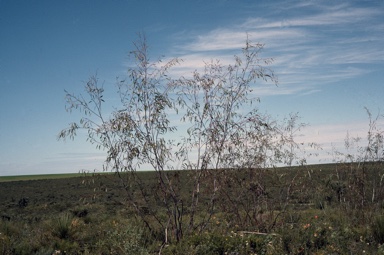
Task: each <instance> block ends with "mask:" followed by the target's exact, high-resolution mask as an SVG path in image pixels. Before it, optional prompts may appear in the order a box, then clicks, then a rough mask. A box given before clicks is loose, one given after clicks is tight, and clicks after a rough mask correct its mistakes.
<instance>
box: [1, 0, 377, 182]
mask: <svg viewBox="0 0 384 255" xmlns="http://www.w3.org/2000/svg"><path fill="white" fill-rule="evenodd" d="M383 14H384V1H382V0H380V1H325V0H324V1H316V0H313V1H282V0H280V1H251V0H243V1H237V0H236V1H235V0H212V1H202V0H201V1H199V0H196V1H186V0H181V1H175V0H173V1H170V0H169V1H155V0H150V1H138V0H127V1H123V0H116V1H99V0H89V1H85V0H80V1H79V0H76V1H75V0H69V1H64V0H61V1H55V0H45V1H44V0H39V1H37V0H29V1H27V0H24V1H21V0H0V86H1V93H0V145H1V146H0V175H19V174H42V173H62V172H77V171H79V170H81V169H88V170H93V169H95V168H96V169H101V167H100V165H101V163H102V161H103V159H104V156H105V155H104V153H103V152H102V151H98V150H96V149H95V148H94V147H93V146H92V145H90V144H87V143H86V142H85V137H84V136H82V135H80V136H79V137H78V138H77V139H76V140H75V141H67V142H62V141H57V140H56V137H57V134H58V132H59V131H60V130H61V129H62V128H65V127H66V126H67V125H68V124H69V123H70V122H72V121H76V120H77V119H78V117H79V115H77V114H68V113H67V112H66V111H65V107H64V106H65V100H64V95H65V94H64V89H66V90H68V91H71V92H75V93H80V92H82V86H83V82H84V81H86V80H87V79H88V77H89V76H90V75H93V74H95V73H96V72H97V73H98V76H99V78H100V79H101V80H103V81H105V87H106V88H108V89H110V91H111V92H113V91H114V81H115V78H116V77H117V76H120V77H121V76H123V75H124V74H125V70H126V67H127V65H129V63H128V58H127V53H128V52H129V51H130V49H132V41H134V40H135V39H136V38H137V36H136V33H137V32H145V34H146V36H147V39H148V43H149V46H150V49H151V55H152V57H153V58H154V59H156V58H157V57H158V56H161V55H165V56H166V57H167V58H171V57H180V58H182V59H184V60H185V61H184V63H183V64H182V66H179V67H178V68H177V69H176V70H177V71H180V72H189V71H192V70H194V69H196V68H199V67H200V66H201V65H202V64H203V60H209V59H210V58H219V59H221V60H223V62H224V63H225V62H226V61H230V59H231V57H232V56H233V54H236V53H237V52H238V50H239V49H240V48H241V47H242V46H243V44H244V42H245V39H246V34H247V33H248V36H249V38H250V39H251V40H252V41H254V42H261V43H264V44H265V50H264V52H263V55H262V56H263V57H273V58H274V60H275V61H274V63H273V64H272V66H271V68H272V69H273V70H274V71H275V73H276V75H277V76H278V79H279V86H278V87H275V86H273V85H271V84H269V85H268V84H267V85H263V84H261V85H259V87H258V88H257V89H256V90H255V92H256V93H257V95H258V96H260V98H261V104H260V105H259V107H260V108H261V110H263V111H268V112H269V113H270V114H271V115H273V116H280V117H281V118H282V117H284V116H286V115H287V114H289V113H290V112H299V114H300V116H301V117H302V121H304V122H308V123H309V124H310V125H311V126H310V127H308V128H306V129H305V130H304V131H303V136H301V137H300V139H303V140H305V141H315V142H318V143H320V144H322V145H323V147H324V149H327V148H330V146H331V143H332V144H334V145H335V144H336V145H340V144H342V141H343V138H344V136H345V133H346V131H347V130H349V131H350V133H351V134H361V135H364V130H366V127H367V124H368V121H367V115H366V114H365V111H364V109H363V107H365V106H366V107H368V108H370V109H371V110H372V112H373V113H377V112H378V111H379V109H380V108H381V109H383V108H384V107H383V106H384V101H383V97H384V84H383V81H384V47H383V45H384V15H383ZM110 98H111V99H112V101H113V93H111V94H110ZM323 160H324V159H323Z"/></svg>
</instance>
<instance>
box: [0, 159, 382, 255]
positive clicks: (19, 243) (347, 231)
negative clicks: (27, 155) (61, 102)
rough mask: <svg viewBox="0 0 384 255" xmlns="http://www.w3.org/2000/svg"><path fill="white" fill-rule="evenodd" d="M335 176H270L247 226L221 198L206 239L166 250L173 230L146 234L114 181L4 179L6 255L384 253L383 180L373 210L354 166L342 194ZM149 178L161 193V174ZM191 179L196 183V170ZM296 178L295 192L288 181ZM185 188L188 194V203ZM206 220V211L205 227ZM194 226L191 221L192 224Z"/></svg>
mask: <svg viewBox="0 0 384 255" xmlns="http://www.w3.org/2000/svg"><path fill="white" fill-rule="evenodd" d="M334 169H335V165H318V166H308V167H307V168H280V169H274V170H271V171H266V172H265V173H264V175H263V178H264V179H263V181H264V183H263V185H265V191H266V194H265V195H263V200H262V202H263V203H264V205H263V206H262V207H260V211H256V210H253V211H248V212H246V211H245V210H246V209H247V208H244V210H242V209H241V210H240V209H239V208H241V207H239V208H238V209H239V210H237V211H235V212H236V213H238V214H239V215H238V217H239V218H240V219H244V221H243V222H241V223H242V224H239V223H240V222H237V221H236V218H235V217H233V215H231V214H230V213H232V212H233V210H231V208H228V205H220V204H219V203H220V200H217V204H216V205H217V206H216V208H214V214H213V216H212V219H211V221H210V222H209V224H208V225H207V226H206V227H205V229H204V230H203V231H202V232H199V231H197V230H198V229H196V230H194V231H192V232H189V233H188V234H187V233H186V234H185V236H184V238H183V239H182V240H181V241H180V242H178V243H177V242H175V241H174V240H173V239H172V238H171V236H170V237H169V239H168V241H169V242H168V244H166V245H164V246H162V242H163V241H164V229H162V228H160V227H159V229H154V231H156V232H155V234H156V235H153V234H152V233H150V232H149V231H148V230H147V229H146V228H145V225H144V224H143V223H142V222H141V221H140V220H139V219H137V218H136V216H135V213H134V210H133V209H132V208H130V207H129V205H128V204H127V203H126V202H125V201H124V198H125V193H124V192H123V191H122V189H121V188H120V186H119V182H118V179H116V178H117V177H115V176H114V175H100V176H85V177H77V178H58V179H50V180H33V181H32V180H31V181H14V182H3V183H1V185H0V211H1V215H0V216H1V217H2V219H1V220H0V233H1V234H0V254H15V253H17V254H53V253H54V251H55V250H56V251H61V252H62V254H64V251H66V252H67V254H155V253H156V254H157V253H158V252H159V250H160V248H161V247H162V248H161V249H162V254H184V255H187V254H225V253H227V254H348V253H351V252H352V253H353V254H362V252H363V251H365V252H366V254H384V246H383V242H384V241H383V240H384V237H383V236H384V227H383V226H384V220H383V219H384V218H383V216H382V215H384V208H383V206H382V202H381V201H382V199H381V198H382V197H383V195H384V194H382V192H383V191H384V190H383V189H380V187H375V200H374V201H373V202H372V200H370V198H371V194H370V193H369V192H368V191H369V190H372V189H373V188H374V186H373V185H379V184H380V183H378V182H374V180H375V179H374V178H373V177H370V176H371V172H370V171H369V170H367V171H366V176H368V177H369V180H373V181H372V182H370V181H367V182H365V183H364V184H365V189H366V195H367V198H369V199H366V204H365V205H364V207H361V206H356V205H355V204H354V203H353V199H354V198H356V199H358V201H360V200H361V196H357V195H358V193H356V190H350V189H349V187H350V186H351V187H354V186H353V185H355V183H349V182H350V181H351V180H352V181H354V180H355V179H353V178H352V177H348V175H347V174H353V173H355V172H351V170H350V169H351V166H345V165H338V173H339V178H340V180H341V181H343V182H344V183H345V185H344V186H343V187H344V190H343V192H340V190H339V189H338V188H337V187H338V186H337V185H335V184H337V181H338V180H337V179H335V178H336V177H335V174H334V173H335V170H334ZM343 169H345V170H343ZM374 171H375V172H374V173H373V172H372V174H375V175H377V176H381V175H382V174H383V173H384V169H381V168H378V167H375V168H374ZM142 174H143V177H145V178H143V179H145V180H147V181H148V183H147V185H148V187H151V183H152V182H153V181H154V180H155V178H152V174H153V173H150V172H145V173H142ZM183 174H185V178H187V172H185V173H183ZM294 176H295V183H294V185H292V186H291V187H290V189H291V190H290V193H289V194H288V193H287V190H286V188H285V186H284V184H285V183H287V182H288V181H290V180H292V178H293V177H294ZM372 176H373V175H372ZM183 178H184V177H183ZM342 178H343V179H342ZM184 188H185V190H184V189H182V190H181V196H188V195H189V193H188V190H187V189H186V186H184ZM287 195H288V198H289V200H288V202H287V204H284V203H282V198H284V200H283V202H285V201H286V200H285V198H286V196H287ZM21 198H28V201H29V202H28V204H27V205H26V206H25V207H20V206H19V205H18V202H19V201H20V199H21ZM202 199H203V198H202ZM237 199H238V200H236V201H238V202H239V203H244V202H245V201H246V200H245V201H242V200H241V197H239V198H237ZM244 204H246V203H244ZM319 204H322V205H323V206H318V205H319ZM154 206H157V205H154ZM225 206H227V207H225ZM220 208H224V209H225V210H221V209H220ZM200 209H201V210H203V209H204V208H203V207H201V208H200ZM247 213H255V215H251V214H250V215H248V216H247ZM204 215H205V214H204V213H202V214H200V213H199V214H197V215H196V217H197V218H196V220H199V218H201V217H204ZM271 215H272V216H273V217H270V216H271ZM247 217H250V219H248V218H247ZM148 219H149V220H154V219H151V218H148ZM188 220H189V218H188V214H186V215H185V222H184V223H185V224H187V223H188ZM247 222H249V223H247ZM128 251H130V252H128Z"/></svg>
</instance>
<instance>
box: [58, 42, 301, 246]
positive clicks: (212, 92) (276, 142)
mask: <svg viewBox="0 0 384 255" xmlns="http://www.w3.org/2000/svg"><path fill="white" fill-rule="evenodd" d="M263 47H264V45H262V44H253V43H251V42H250V40H248V39H247V40H246V43H245V47H244V48H243V49H242V52H241V55H239V56H234V61H233V64H228V65H224V64H222V63H220V61H219V60H216V61H213V60H212V61H211V62H206V63H205V68H204V70H203V71H202V72H199V71H198V70H196V71H194V72H193V73H192V77H190V78H188V77H181V78H171V77H172V76H169V74H168V73H169V71H170V69H171V68H172V67H173V66H175V65H176V64H178V63H179V62H180V61H181V60H179V59H171V60H170V61H168V62H166V63H162V61H161V60H159V61H157V62H152V61H151V60H150V58H149V53H148V46H147V43H146V40H145V36H142V35H139V40H138V41H137V42H136V43H134V50H133V51H131V52H130V57H131V59H132V60H133V65H132V66H130V67H129V68H128V77H127V78H125V79H119V80H118V82H117V87H118V96H119V98H120V102H121V104H120V106H119V107H116V110H115V111H114V112H112V113H111V115H110V116H109V117H107V116H105V114H104V113H103V111H102V109H103V107H102V106H103V104H104V97H103V93H104V88H103V86H100V85H99V84H98V79H97V77H95V76H94V77H91V78H90V80H89V81H88V82H87V83H86V85H85V90H86V97H84V96H82V95H79V96H77V95H74V94H70V93H68V92H66V93H67V95H66V98H67V110H68V111H70V112H71V111H73V110H79V111H80V112H82V113H83V117H82V118H81V119H80V121H79V122H78V123H72V124H71V125H70V126H69V127H68V128H67V129H64V130H62V131H61V132H60V134H59V138H61V139H65V138H67V137H69V138H72V139H73V138H74V137H75V136H76V132H77V131H78V130H79V129H85V130H86V131H87V134H88V137H87V140H88V141H89V142H91V143H94V144H96V147H97V148H102V149H105V150H106V151H107V154H108V156H107V158H106V164H105V170H109V169H112V170H113V171H115V172H116V173H117V175H118V176H120V180H121V182H122V185H123V188H124V190H125V191H126V197H127V200H128V201H129V202H130V206H131V207H132V208H133V209H134V210H135V211H136V214H137V215H138V216H139V217H140V218H141V220H142V221H143V222H144V224H145V225H146V227H147V228H148V229H149V231H150V232H151V233H152V234H153V235H154V236H157V238H163V244H166V243H167V242H168V241H169V240H170V239H172V240H175V241H176V242H178V241H180V240H181V238H182V237H183V235H184V234H186V235H189V234H191V233H192V232H194V231H196V230H198V231H199V232H200V233H201V232H202V231H204V229H205V228H206V226H207V225H208V224H209V223H210V221H211V219H212V215H213V213H214V212H215V210H224V211H225V212H226V213H228V214H232V215H233V216H234V217H237V218H238V219H240V218H242V219H241V223H242V225H243V226H244V227H246V225H247V224H254V223H257V224H259V223H258V222H259V221H260V219H259V218H260V217H259V216H258V214H260V212H262V211H264V210H265V209H266V208H267V207H265V206H266V205H265V202H264V200H265V199H264V197H265V188H266V187H265V186H263V183H262V181H261V180H262V178H263V177H262V171H260V172H261V174H258V173H256V174H254V172H255V169H261V168H266V167H271V166H275V165H276V164H278V163H287V162H289V164H292V161H293V159H294V158H295V154H294V150H295V149H297V148H298V145H297V144H296V143H295V142H294V139H293V138H294V135H295V133H296V132H297V131H299V130H300V129H301V128H302V127H304V126H305V125H304V124H300V123H298V119H299V117H298V115H297V114H292V115H290V118H289V120H287V122H286V123H285V122H283V123H278V122H277V121H275V120H273V119H272V118H271V116H269V115H267V114H262V113H260V112H259V111H258V110H257V106H256V103H257V102H258V101H259V99H258V98H257V97H256V96H255V94H254V92H253V90H254V85H255V84H256V82H257V81H259V80H262V81H264V82H268V81H271V82H273V83H275V84H277V79H276V78H275V76H274V73H273V71H271V70H270V69H269V68H266V67H265V66H268V65H270V64H271V63H272V59H264V58H261V57H260V53H261V51H262V50H263ZM177 116H180V120H181V123H183V124H182V126H185V127H186V129H182V128H180V125H179V124H180V121H178V120H177ZM174 132H178V133H179V134H181V140H179V141H177V140H175V139H173V138H172V136H171V135H170V134H171V133H174ZM175 162H181V164H182V168H183V170H192V171H190V172H189V178H187V179H182V178H180V172H178V171H169V170H172V169H173V166H174V164H175ZM142 165H150V166H151V167H152V168H153V169H154V171H155V172H156V178H157V183H156V184H155V185H153V186H151V187H148V186H146V185H145V181H144V180H143V179H141V178H140V175H138V174H137V173H136V170H137V169H138V168H139V167H140V166H142ZM225 169H238V170H240V171H241V172H242V174H244V175H245V176H246V175H248V176H249V178H251V179H238V176H239V175H237V174H233V173H232V172H231V171H227V170H225ZM122 173H128V174H125V175H122ZM248 180H249V181H250V182H248ZM231 183H232V184H233V186H234V187H233V188H231V189H227V188H225V187H226V186H228V185H230V184H231ZM242 187H247V188H246V189H243V188H242ZM182 188H183V189H185V188H188V189H189V195H188V196H183V195H182V192H181V189H182ZM242 197H247V201H245V200H244V199H241V198H242ZM219 200H220V205H225V204H226V203H227V204H232V205H234V204H237V205H243V206H242V207H232V209H231V208H224V207H222V206H221V207H220V206H217V205H216V202H217V201H219ZM156 201H157V202H156ZM154 204H156V206H154ZM248 204H252V205H255V207H248V206H247V205H248ZM233 208H236V209H235V210H234V209H233ZM197 213H199V215H197ZM272 225H273V223H272ZM264 230H266V229H265V228H264Z"/></svg>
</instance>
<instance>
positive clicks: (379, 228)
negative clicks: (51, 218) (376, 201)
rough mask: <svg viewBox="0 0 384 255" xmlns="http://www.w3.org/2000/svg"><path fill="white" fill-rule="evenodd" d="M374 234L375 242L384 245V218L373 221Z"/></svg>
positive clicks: (379, 217) (380, 217)
mask: <svg viewBox="0 0 384 255" xmlns="http://www.w3.org/2000/svg"><path fill="white" fill-rule="evenodd" d="M371 228H372V234H373V238H374V239H375V241H376V242H377V243H379V244H383V243H384V216H378V217H376V218H375V220H374V221H373V223H372V225H371Z"/></svg>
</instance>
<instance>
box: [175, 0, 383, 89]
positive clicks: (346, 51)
mask: <svg viewBox="0 0 384 255" xmlns="http://www.w3.org/2000/svg"><path fill="white" fill-rule="evenodd" d="M304 3H305V4H304ZM290 7H291V8H302V10H301V11H297V12H295V13H297V15H296V16H294V17H282V18H280V17H279V16H278V15H275V16H274V17H253V16H248V17H245V20H244V21H243V22H242V23H238V24H231V25H228V26H223V27H221V28H217V29H214V30H211V31H204V32H202V33H201V34H199V35H196V34H194V35H191V36H190V38H189V40H186V39H185V37H186V35H185V34H183V39H182V41H183V42H184V43H182V44H178V45H177V46H175V47H174V51H175V52H178V54H179V56H180V57H181V58H183V59H185V60H186V62H185V63H184V64H183V65H182V66H181V67H180V69H179V71H180V72H188V70H189V69H193V70H194V69H198V68H199V67H201V65H202V63H203V62H202V59H205V60H207V59H209V58H219V59H224V60H225V61H226V60H228V59H230V57H232V56H233V55H234V54H236V53H237V54H238V53H239V50H240V49H241V48H242V47H243V46H244V43H245V39H246V37H247V36H248V37H249V39H250V40H251V41H253V42H261V43H265V44H266V48H265V51H264V54H263V55H264V56H270V57H273V58H274V60H275V61H274V63H273V65H272V68H273V69H274V70H275V72H276V74H277V75H278V77H279V83H280V87H281V89H280V90H278V91H277V90H275V89H268V88H260V89H259V92H260V93H261V94H266V95H268V94H271V95H273V94H281V93H283V94H285V93H286V94H291V93H301V94H302V95H304V94H311V93H315V92H317V91H320V90H321V88H319V87H317V86H319V84H325V83H330V82H337V81H341V80H346V79H352V78H355V77H358V76H361V75H363V74H366V73H368V72H370V71H371V69H368V68H367V67H366V66H365V65H366V64H376V63H382V62H383V60H384V48H383V47H382V42H383V41H384V33H383V28H382V27H383V25H382V23H381V22H380V21H378V19H380V16H381V15H382V13H381V11H380V10H378V9H376V8H369V7H364V8H363V7H351V6H349V5H348V4H347V3H344V4H339V5H330V6H327V5H325V4H324V5H320V4H318V3H317V4H315V3H312V2H311V3H307V2H303V1H301V2H299V3H297V4H296V5H291V6H290ZM305 8H307V9H308V10H310V12H309V11H305ZM308 13H311V14H308ZM380 26H381V29H380ZM186 41H188V42H186ZM225 61H224V62H225ZM370 68H372V67H370ZM316 87H317V88H316Z"/></svg>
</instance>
